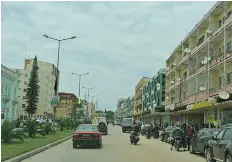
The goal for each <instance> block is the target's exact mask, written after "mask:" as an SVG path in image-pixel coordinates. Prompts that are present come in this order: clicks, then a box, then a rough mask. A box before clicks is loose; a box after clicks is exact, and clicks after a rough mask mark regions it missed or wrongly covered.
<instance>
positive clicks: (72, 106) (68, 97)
mask: <svg viewBox="0 0 232 162" xmlns="http://www.w3.org/2000/svg"><path fill="white" fill-rule="evenodd" d="M58 95H59V97H60V105H59V106H57V107H56V118H72V119H74V118H75V117H76V105H77V104H76V103H77V97H76V95H75V94H74V93H66V92H59V93H58Z"/></svg>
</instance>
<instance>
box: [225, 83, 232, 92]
mask: <svg viewBox="0 0 232 162" xmlns="http://www.w3.org/2000/svg"><path fill="white" fill-rule="evenodd" d="M226 91H229V92H230V91H232V82H231V83H229V84H227V85H226Z"/></svg>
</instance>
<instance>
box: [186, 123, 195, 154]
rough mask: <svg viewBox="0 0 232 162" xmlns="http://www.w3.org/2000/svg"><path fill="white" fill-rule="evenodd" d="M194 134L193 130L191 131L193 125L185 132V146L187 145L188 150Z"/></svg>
mask: <svg viewBox="0 0 232 162" xmlns="http://www.w3.org/2000/svg"><path fill="white" fill-rule="evenodd" d="M193 134H194V129H193V125H192V124H191V125H190V128H189V129H188V131H187V145H188V150H189V149H190V145H191V139H192V137H193Z"/></svg>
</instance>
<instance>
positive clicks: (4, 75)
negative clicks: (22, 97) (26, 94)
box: [1, 65, 19, 122]
mask: <svg viewBox="0 0 232 162" xmlns="http://www.w3.org/2000/svg"><path fill="white" fill-rule="evenodd" d="M18 81H19V72H18V71H15V70H11V69H9V68H7V67H6V66H3V65H1V88H2V89H1V91H2V92H1V101H2V102H1V121H2V122H3V121H4V120H5V119H8V120H16V119H17V118H18V84H19V83H18Z"/></svg>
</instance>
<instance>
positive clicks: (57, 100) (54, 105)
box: [51, 96, 60, 121]
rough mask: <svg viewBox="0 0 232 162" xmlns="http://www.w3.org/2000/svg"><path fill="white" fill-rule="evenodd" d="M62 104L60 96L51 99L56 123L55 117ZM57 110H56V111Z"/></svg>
mask: <svg viewBox="0 0 232 162" xmlns="http://www.w3.org/2000/svg"><path fill="white" fill-rule="evenodd" d="M59 104H60V97H59V96H54V97H53V98H52V99H51V105H52V107H53V113H54V114H53V115H54V121H55V116H56V107H57V106H58V105H59ZM54 108H55V109H54Z"/></svg>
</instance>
